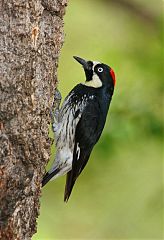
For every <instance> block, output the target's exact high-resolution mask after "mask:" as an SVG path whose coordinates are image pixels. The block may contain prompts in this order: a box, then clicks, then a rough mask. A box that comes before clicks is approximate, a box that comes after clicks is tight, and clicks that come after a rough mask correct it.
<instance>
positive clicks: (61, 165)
mask: <svg viewBox="0 0 164 240" xmlns="http://www.w3.org/2000/svg"><path fill="white" fill-rule="evenodd" d="M73 57H74V59H75V60H76V61H77V62H79V63H80V64H81V65H82V67H83V69H84V72H85V78H86V79H85V82H83V83H79V84H77V85H76V86H75V87H74V88H73V89H72V90H71V91H70V93H69V94H68V95H67V97H66V98H65V100H64V102H63V104H62V106H61V108H60V107H59V105H60V100H61V97H59V95H60V94H58V99H59V103H58V106H57V107H56V109H55V111H54V113H53V114H52V115H53V117H52V128H53V132H54V135H55V145H56V156H55V160H54V162H53V164H52V167H51V169H50V170H49V171H48V172H47V173H46V174H45V176H44V177H43V180H42V186H44V185H45V184H47V183H48V182H49V180H54V179H56V178H58V177H60V176H62V175H65V174H67V176H66V184H65V192H64V201H65V202H67V201H68V199H69V197H70V195H71V192H72V189H73V186H74V184H75V182H76V180H77V178H78V177H79V175H80V174H81V172H82V171H83V169H84V167H85V166H86V164H87V162H88V159H89V157H90V154H91V152H92V150H93V148H94V146H95V144H96V143H97V142H98V140H99V138H100V136H101V134H102V131H103V128H104V125H105V122H106V117H107V113H108V109H109V105H110V102H111V100H112V96H113V93H114V88H115V84H116V77H115V73H114V71H113V69H112V68H111V67H110V66H108V65H106V64H104V63H101V62H97V61H90V60H89V61H88V60H85V59H83V58H80V57H77V56H73ZM54 99H55V98H54ZM56 99H57V98H56ZM54 102H55V101H54Z"/></svg>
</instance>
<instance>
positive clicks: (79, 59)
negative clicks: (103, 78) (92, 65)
mask: <svg viewBox="0 0 164 240" xmlns="http://www.w3.org/2000/svg"><path fill="white" fill-rule="evenodd" d="M73 57H74V59H75V60H76V61H78V62H79V63H80V64H81V65H82V66H83V68H84V69H86V70H87V69H89V66H88V63H87V61H86V60H84V59H82V58H80V57H76V56H73Z"/></svg>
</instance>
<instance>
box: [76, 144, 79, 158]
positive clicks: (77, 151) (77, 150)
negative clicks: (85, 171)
mask: <svg viewBox="0 0 164 240" xmlns="http://www.w3.org/2000/svg"><path fill="white" fill-rule="evenodd" d="M76 153H77V160H79V157H80V147H79V143H77V149H76Z"/></svg>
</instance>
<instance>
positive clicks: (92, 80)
mask: <svg viewBox="0 0 164 240" xmlns="http://www.w3.org/2000/svg"><path fill="white" fill-rule="evenodd" d="M74 58H75V59H76V61H78V62H79V63H80V64H81V65H82V66H83V68H84V71H85V75H86V82H85V85H86V86H89V87H94V88H100V87H103V86H108V87H112V88H114V86H115V84H116V78H115V74H114V71H113V70H112V68H111V67H109V66H108V65H106V64H104V63H100V62H96V61H86V60H84V59H82V58H80V57H75V56H74Z"/></svg>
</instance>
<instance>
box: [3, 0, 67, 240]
mask: <svg viewBox="0 0 164 240" xmlns="http://www.w3.org/2000/svg"><path fill="white" fill-rule="evenodd" d="M66 4H67V0H42V1H41V0H2V1H1V2H0V7H1V12H0V34H1V37H0V51H1V54H0V61H1V67H0V69H1V70H0V71H1V73H0V77H1V78H0V239H4V240H8V239H10V240H12V239H21V240H22V239H30V238H31V236H32V235H33V234H34V233H35V232H36V218H37V217H38V213H39V212H38V211H39V197H40V193H41V180H42V176H43V174H44V171H45V170H44V168H45V165H46V163H47V162H48V160H49V154H50V141H49V138H48V123H49V122H50V116H49V113H50V108H51V105H52V100H53V94H54V91H55V87H56V83H57V78H56V72H57V65H58V56H59V51H60V49H61V46H62V43H63V20H62V19H63V15H64V12H65V7H66Z"/></svg>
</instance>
